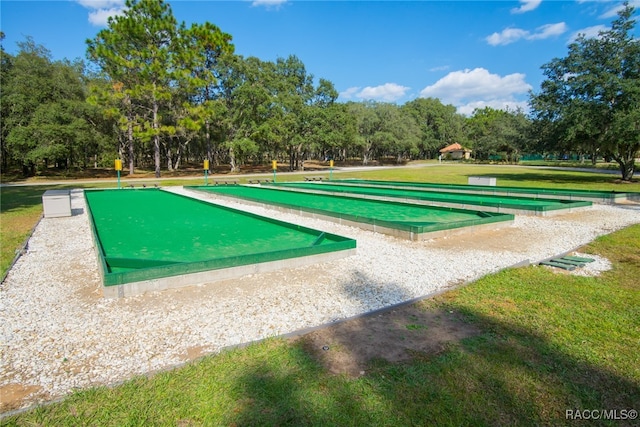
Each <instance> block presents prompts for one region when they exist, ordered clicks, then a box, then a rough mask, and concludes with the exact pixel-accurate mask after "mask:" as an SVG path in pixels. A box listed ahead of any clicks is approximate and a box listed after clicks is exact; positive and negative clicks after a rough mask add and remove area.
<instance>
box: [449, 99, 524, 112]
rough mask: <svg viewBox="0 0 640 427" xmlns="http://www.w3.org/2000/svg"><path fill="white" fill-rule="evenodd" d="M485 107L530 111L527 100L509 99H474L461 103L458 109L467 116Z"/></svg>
mask: <svg viewBox="0 0 640 427" xmlns="http://www.w3.org/2000/svg"><path fill="white" fill-rule="evenodd" d="M485 107H491V108H493V109H496V110H504V111H507V110H509V111H516V110H518V109H520V110H522V111H524V112H525V113H527V112H528V111H529V103H528V102H527V101H507V100H494V101H474V102H469V103H467V104H464V105H459V106H458V109H457V110H456V111H457V112H458V114H464V115H465V116H471V115H473V112H474V111H475V110H476V109H482V108H485Z"/></svg>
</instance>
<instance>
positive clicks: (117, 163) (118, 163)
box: [115, 159, 122, 190]
mask: <svg viewBox="0 0 640 427" xmlns="http://www.w3.org/2000/svg"><path fill="white" fill-rule="evenodd" d="M115 168H116V171H117V172H118V190H119V189H120V171H121V170H122V160H120V159H116V161H115Z"/></svg>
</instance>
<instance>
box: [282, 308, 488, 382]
mask: <svg viewBox="0 0 640 427" xmlns="http://www.w3.org/2000/svg"><path fill="white" fill-rule="evenodd" d="M480 332H481V331H480V329H479V328H478V327H477V326H476V325H474V324H471V323H468V322H466V321H465V320H464V318H463V317H462V316H461V315H460V314H459V313H456V312H453V311H448V310H443V309H440V308H433V307H428V306H427V305H426V304H425V303H420V302H418V303H414V304H410V305H402V306H398V307H395V308H392V309H389V310H384V311H378V312H374V313H370V314H367V315H364V316H360V317H357V318H354V319H350V320H346V321H344V322H340V323H336V324H334V325H331V326H328V327H323V328H321V329H317V330H314V331H312V332H309V333H307V334H305V335H302V336H300V337H296V338H292V340H293V341H298V342H300V343H301V344H302V345H303V348H304V349H305V350H306V351H307V352H308V353H309V354H310V355H311V356H312V357H313V358H315V359H316V360H317V361H318V362H319V363H320V364H321V365H322V366H323V367H324V368H325V369H326V370H327V371H328V372H330V373H332V374H336V375H340V374H344V375H347V376H349V377H357V376H360V375H364V374H366V373H367V370H368V369H369V368H370V366H371V363H372V362H374V361H379V360H385V361H387V362H391V363H398V362H404V361H408V360H411V359H414V358H416V357H419V358H429V357H433V356H435V355H438V354H440V353H441V352H443V351H444V350H446V349H447V348H448V347H449V346H451V345H453V344H455V343H457V342H459V341H460V340H462V339H465V338H470V337H473V336H476V335H478V334H480Z"/></svg>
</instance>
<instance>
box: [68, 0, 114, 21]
mask: <svg viewBox="0 0 640 427" xmlns="http://www.w3.org/2000/svg"><path fill="white" fill-rule="evenodd" d="M77 2H78V4H80V5H81V6H83V7H85V8H87V9H90V10H91V11H90V12H89V16H88V19H89V22H90V23H91V24H93V25H95V26H96V27H104V26H106V25H107V20H108V19H109V17H111V16H117V15H122V13H123V12H124V0H77Z"/></svg>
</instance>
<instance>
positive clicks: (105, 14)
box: [89, 8, 124, 27]
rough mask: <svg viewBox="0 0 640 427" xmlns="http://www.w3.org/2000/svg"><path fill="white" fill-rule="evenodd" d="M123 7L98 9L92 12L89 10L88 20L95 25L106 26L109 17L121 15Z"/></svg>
mask: <svg viewBox="0 0 640 427" xmlns="http://www.w3.org/2000/svg"><path fill="white" fill-rule="evenodd" d="M123 13H124V9H117V8H112V9H98V10H95V11H93V12H89V22H91V23H92V24H93V25H95V26H96V27H106V26H107V22H108V20H109V18H110V17H112V16H118V15H122V14H123Z"/></svg>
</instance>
